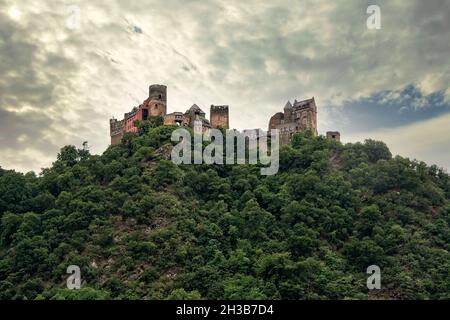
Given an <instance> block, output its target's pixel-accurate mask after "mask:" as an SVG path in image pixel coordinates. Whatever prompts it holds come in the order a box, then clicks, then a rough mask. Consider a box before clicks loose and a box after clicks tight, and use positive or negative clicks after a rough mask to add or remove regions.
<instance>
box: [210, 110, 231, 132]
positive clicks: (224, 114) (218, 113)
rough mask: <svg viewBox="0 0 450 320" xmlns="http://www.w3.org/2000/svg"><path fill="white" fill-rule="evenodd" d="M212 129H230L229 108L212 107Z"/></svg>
mask: <svg viewBox="0 0 450 320" xmlns="http://www.w3.org/2000/svg"><path fill="white" fill-rule="evenodd" d="M210 119H211V121H210V122H211V128H216V129H217V128H222V129H229V128H230V116H229V107H228V106H215V105H211V113H210Z"/></svg>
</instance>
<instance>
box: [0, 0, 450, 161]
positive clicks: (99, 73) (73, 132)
mask: <svg viewBox="0 0 450 320" xmlns="http://www.w3.org/2000/svg"><path fill="white" fill-rule="evenodd" d="M372 3H373V1H360V0H352V1H345V2H343V1H342V2H330V1H312V0H306V1H282V0H278V1H276V0H275V1H270V2H261V1H257V0H248V1H245V2H243V1H238V0H230V1H226V2H224V1H218V0H217V1H214V0H211V1H208V2H205V1H181V0H168V1H142V0H139V1H137V0H130V1H119V0H117V1H87V0H80V1H77V4H78V5H79V6H80V9H81V14H82V15H81V18H82V24H81V29H79V30H68V29H67V28H66V27H65V19H66V18H67V17H66V16H65V14H66V12H65V4H64V3H61V2H60V1H55V0H46V1H44V2H41V3H40V4H38V5H36V6H34V7H32V9H33V10H31V6H32V5H31V3H30V2H29V1H25V0H18V1H12V0H3V1H2V0H0V14H3V16H1V18H0V39H1V40H0V71H1V75H0V86H1V91H0V110H3V112H8V114H7V116H8V117H9V119H11V121H13V120H14V121H19V120H20V119H21V113H20V114H19V113H13V114H11V112H13V111H19V110H20V111H23V110H28V109H27V108H29V109H31V110H32V111H33V112H38V111H39V112H42V114H43V115H44V116H45V117H47V118H48V119H49V121H48V122H46V120H43V119H41V120H39V121H40V122H39V121H37V120H36V121H37V122H32V123H29V125H30V127H29V128H30V129H29V130H36V131H35V132H36V135H37V136H41V138H42V140H43V141H45V142H46V143H48V144H49V145H52V146H56V145H58V146H62V145H64V144H69V143H71V144H79V143H80V142H82V141H83V140H89V142H90V144H91V145H93V146H94V148H93V151H94V152H102V151H103V150H104V149H105V148H106V146H107V145H108V142H109V141H108V118H109V117H110V116H113V115H115V116H121V115H122V114H123V113H124V112H126V111H128V110H129V109H130V108H131V107H132V106H134V105H136V104H137V103H139V102H141V101H142V100H143V99H145V98H146V94H147V86H148V85H149V84H151V83H165V84H167V85H168V87H169V111H174V110H184V109H185V108H186V107H188V106H189V105H192V104H193V103H197V104H199V105H204V106H207V105H210V104H211V103H215V104H221V103H223V104H229V105H230V106H231V117H232V118H231V123H232V125H233V126H234V127H237V128H241V129H242V128H247V127H261V128H265V127H266V126H267V120H268V118H269V117H270V116H271V115H272V114H273V113H274V112H276V111H279V110H280V109H281V108H282V107H283V106H284V103H285V102H286V100H288V99H294V98H298V99H302V98H310V97H311V96H315V97H316V101H317V102H318V105H319V111H320V118H319V121H320V124H321V127H322V128H324V127H327V128H328V127H332V125H333V119H332V118H330V117H329V115H330V114H332V112H328V111H327V110H330V109H331V108H333V107H334V105H339V104H340V103H341V104H344V107H345V102H346V101H352V100H355V99H359V98H361V97H370V96H371V95H372V94H373V93H374V92H380V91H384V90H399V89H401V88H404V87H406V86H408V85H410V84H415V85H416V86H417V87H418V88H419V89H423V90H425V89H426V90H428V91H429V92H427V94H430V93H431V92H433V91H445V89H446V86H447V87H448V83H449V80H450V63H449V62H448V55H449V52H450V44H449V41H446V39H448V38H449V30H450V28H449V21H450V17H449V14H450V8H449V6H450V4H449V2H448V1H440V0H430V1H427V2H423V1H419V0H416V1H408V2H403V1H389V2H387V1H375V3H377V4H379V5H380V6H381V10H382V29H381V30H379V31H375V32H371V31H368V30H367V28H366V25H365V21H366V18H367V15H366V12H365V10H366V8H367V6H368V4H372ZM12 5H15V6H17V7H18V8H19V9H21V10H22V11H23V20H24V21H23V23H16V22H13V21H12V20H11V19H10V18H9V17H8V16H6V15H5V13H1V12H6V11H7V8H8V7H9V6H12ZM436 79H439V81H436ZM4 114H6V113H4ZM19 115H20V117H19ZM42 122H45V123H47V126H46V131H45V132H46V133H47V132H48V134H45V135H44V130H43V129H42ZM32 128H33V129H32ZM0 130H2V131H0V133H1V134H3V132H4V131H3V129H0ZM14 130H16V131H17V132H18V134H17V136H19V132H20V130H25V131H24V132H27V133H29V131H26V130H28V129H26V128H22V127H21V126H19V125H16V128H15V129H14ZM12 141H13V142H11V144H10V146H9V147H10V148H11V150H19V149H21V148H24V147H28V148H37V147H35V146H34V145H33V144H32V143H31V142H24V140H23V138H22V140H21V142H20V141H19V140H18V139H13V140H12ZM47 151H48V152H51V150H50V149H48V150H47ZM17 152H19V151H17ZM53 156H54V155H53ZM8 159H9V158H8ZM8 159H6V158H5V157H3V156H0V164H2V162H3V161H11V160H10V159H9V160H8ZM46 161H47V160H46Z"/></svg>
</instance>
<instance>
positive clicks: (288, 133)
mask: <svg viewBox="0 0 450 320" xmlns="http://www.w3.org/2000/svg"><path fill="white" fill-rule="evenodd" d="M283 111H284V112H278V113H275V114H274V115H273V116H272V118H270V121H269V131H270V130H272V129H278V130H279V133H280V144H282V145H283V144H289V143H290V142H291V141H292V136H293V135H294V134H295V133H297V132H305V131H307V130H310V131H311V133H312V134H313V135H314V136H317V135H318V131H317V106H316V101H315V99H314V97H312V98H311V99H308V100H303V101H297V100H295V101H294V103H293V104H292V103H291V102H290V101H288V102H287V103H286V105H285V106H284V110H283ZM327 138H328V139H331V140H336V141H340V139H341V135H340V133H339V132H327Z"/></svg>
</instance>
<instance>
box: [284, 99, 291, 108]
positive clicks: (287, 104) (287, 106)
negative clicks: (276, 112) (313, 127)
mask: <svg viewBox="0 0 450 320" xmlns="http://www.w3.org/2000/svg"><path fill="white" fill-rule="evenodd" d="M284 109H285V110H286V109H292V104H291V102H290V101H288V102H287V103H286V105H285V106H284Z"/></svg>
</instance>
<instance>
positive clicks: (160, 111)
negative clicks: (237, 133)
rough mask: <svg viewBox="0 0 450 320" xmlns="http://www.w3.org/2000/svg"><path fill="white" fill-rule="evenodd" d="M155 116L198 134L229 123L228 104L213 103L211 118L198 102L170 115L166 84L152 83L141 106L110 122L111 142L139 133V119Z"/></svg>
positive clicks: (223, 126) (117, 141)
mask: <svg viewBox="0 0 450 320" xmlns="http://www.w3.org/2000/svg"><path fill="white" fill-rule="evenodd" d="M156 116H161V117H162V118H163V119H164V125H179V126H189V127H191V128H192V129H193V130H194V132H197V133H202V132H205V131H207V130H209V129H211V128H223V129H229V125H230V123H229V108H228V106H215V105H211V112H210V121H209V120H207V119H206V114H205V112H204V111H203V110H202V109H201V108H200V107H199V106H197V105H196V104H194V105H193V106H192V107H190V108H189V109H188V110H187V111H186V112H184V113H183V112H172V113H169V114H167V86H164V85H159V84H155V85H151V86H150V88H149V96H148V98H147V99H146V100H145V101H144V102H143V103H142V104H141V105H140V106H138V107H134V108H133V110H131V111H130V112H128V113H125V115H124V118H123V120H117V119H114V118H113V119H111V120H110V121H109V124H110V136H111V144H112V145H117V144H119V143H120V140H121V139H122V136H123V135H124V133H126V132H138V128H137V127H136V125H135V122H136V121H141V120H147V119H148V118H149V117H156Z"/></svg>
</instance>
